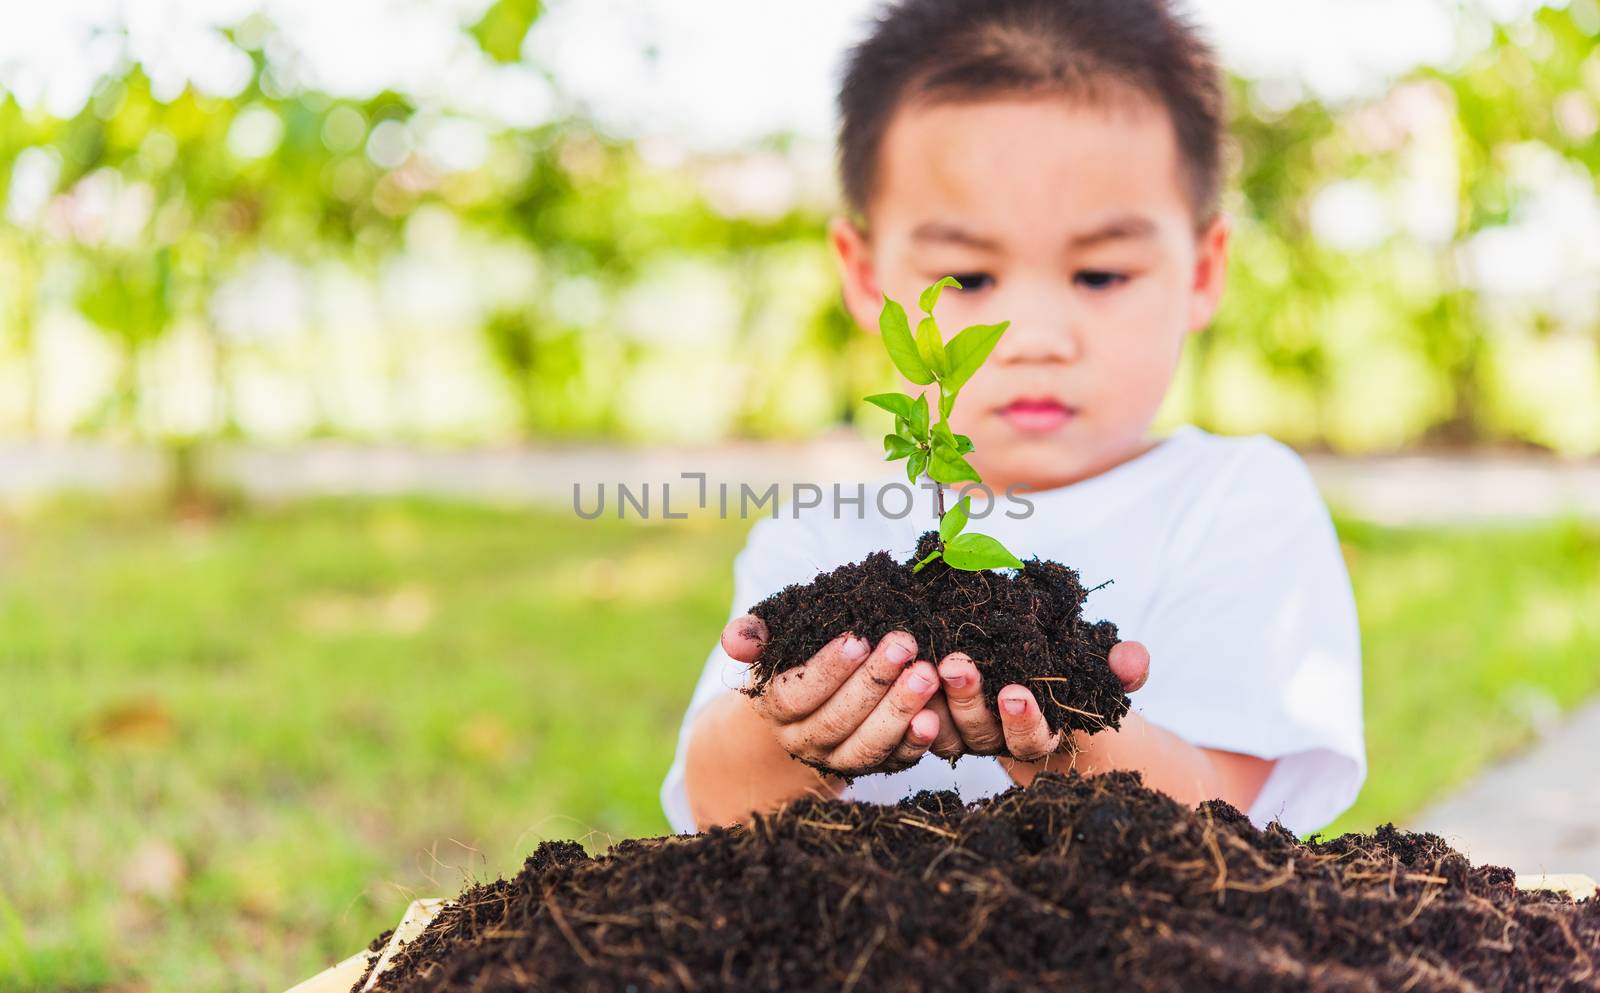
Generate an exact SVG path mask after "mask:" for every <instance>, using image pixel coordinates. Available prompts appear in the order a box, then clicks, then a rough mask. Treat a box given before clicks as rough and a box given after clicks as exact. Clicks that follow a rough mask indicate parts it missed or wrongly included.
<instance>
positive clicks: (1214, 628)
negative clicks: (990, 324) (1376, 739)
mask: <svg viewBox="0 0 1600 993" xmlns="http://www.w3.org/2000/svg"><path fill="white" fill-rule="evenodd" d="M1242 446H1243V447H1242V452H1241V454H1240V456H1239V457H1238V458H1237V459H1235V460H1234V461H1233V463H1232V466H1231V469H1232V471H1231V472H1230V473H1229V474H1228V475H1227V477H1226V479H1225V482H1224V483H1223V484H1222V485H1219V486H1216V487H1213V488H1211V489H1209V490H1208V491H1207V492H1206V493H1204V494H1200V495H1197V496H1196V499H1195V506H1193V507H1191V508H1190V512H1189V513H1187V514H1185V515H1184V516H1183V518H1182V523H1181V524H1180V526H1179V527H1178V528H1177V529H1176V531H1175V533H1174V534H1173V536H1172V543H1171V545H1170V546H1169V547H1170V548H1171V550H1172V555H1171V557H1170V559H1169V560H1168V563H1167V567H1168V568H1169V570H1170V571H1169V573H1168V577H1167V581H1166V582H1164V583H1163V584H1161V586H1160V587H1159V589H1160V592H1159V593H1158V594H1157V596H1156V597H1155V598H1154V599H1153V601H1152V603H1151V609H1150V612H1149V614H1148V615H1147V617H1146V622H1145V626H1144V628H1143V629H1142V630H1140V631H1138V632H1129V633H1128V636H1130V637H1135V638H1137V639H1138V640H1140V641H1142V642H1144V643H1145V645H1146V647H1148V648H1149V649H1150V670H1151V673H1150V680H1149V682H1148V684H1147V685H1146V686H1145V688H1144V689H1142V690H1140V691H1139V692H1137V693H1134V694H1133V701H1134V704H1135V707H1136V708H1137V709H1139V710H1140V711H1141V712H1143V713H1144V715H1145V716H1146V717H1147V718H1148V719H1149V720H1151V721H1152V722H1153V723H1155V724H1157V725H1159V726H1161V727H1164V728H1166V729H1168V730H1170V731H1173V732H1175V733H1177V734H1179V735H1181V736H1183V737H1184V738H1185V739H1186V740H1188V741H1190V742H1191V743H1193V744H1196V745H1200V746H1202V747H1208V748H1216V749H1222V750H1225V751H1232V752H1241V753H1245V754H1249V755H1258V756H1261V757H1263V758H1270V759H1276V760H1277V762H1276V765H1275V767H1274V769H1273V771H1272V773H1271V774H1270V776H1269V777H1268V779H1267V781H1266V783H1265V785H1264V786H1263V787H1262V790H1261V793H1260V795H1259V796H1258V797H1257V799H1256V801H1255V803H1254V804H1252V806H1251V809H1250V810H1249V812H1248V813H1249V815H1250V817H1251V819H1252V820H1254V821H1255V822H1256V823H1258V824H1264V823H1266V822H1267V821H1270V820H1273V819H1277V820H1280V821H1281V822H1282V823H1283V824H1284V826H1285V827H1287V828H1289V829H1290V830H1292V831H1295V832H1298V833H1304V832H1307V831H1312V830H1316V829H1318V828H1321V827H1323V826H1324V825H1326V824H1327V823H1328V822H1329V821H1331V820H1333V819H1334V818H1335V817H1337V816H1338V815H1339V814H1340V813H1342V812H1343V811H1344V810H1345V809H1347V808H1348V807H1349V806H1350V804H1351V803H1352V802H1354V800H1355V798H1356V794H1357V793H1358V792H1359V791H1360V788H1361V784H1362V782H1363V781H1364V780H1365V778H1366V767H1367V763H1366V749H1365V746H1364V743H1363V730H1362V713H1361V643H1360V638H1361V636H1360V630H1359V627H1358V625H1357V620H1356V609H1355V598H1354V595H1353V594H1352V592H1351V588H1350V578H1349V575H1348V573H1347V572H1346V570H1345V565H1344V559H1343V556H1342V554H1341V552H1340V547H1339V539H1338V536H1337V534H1336V533H1335V531H1334V528H1333V522H1332V520H1331V519H1330V517H1329V514H1328V510H1327V507H1326V505H1325V504H1324V503H1323V501H1322V498H1321V496H1320V495H1319V493H1318V492H1317V488H1316V484H1315V482H1314V481H1313V479H1312V477H1311V474H1310V472H1309V471H1308V470H1307V468H1306V466H1305V463H1304V462H1303V461H1302V460H1301V459H1300V457H1299V456H1298V455H1297V454H1295V452H1294V451H1293V450H1292V449H1290V448H1288V447H1287V446H1285V445H1283V444H1281V443H1279V442H1277V441H1273V440H1272V439H1270V438H1266V437H1265V436H1257V437H1254V438H1251V439H1249V440H1248V441H1246V442H1243V443H1242Z"/></svg>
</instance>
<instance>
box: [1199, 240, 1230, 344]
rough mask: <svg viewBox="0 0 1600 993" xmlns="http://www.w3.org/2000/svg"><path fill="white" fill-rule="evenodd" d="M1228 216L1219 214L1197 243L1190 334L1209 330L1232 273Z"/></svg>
mask: <svg viewBox="0 0 1600 993" xmlns="http://www.w3.org/2000/svg"><path fill="white" fill-rule="evenodd" d="M1230 233H1231V226H1230V224H1229V223H1228V215H1226V214H1224V213H1222V212H1221V211H1218V213H1217V217H1216V219H1215V220H1213V221H1212V222H1211V223H1210V224H1208V225H1207V226H1206V227H1205V229H1204V230H1203V231H1201V232H1200V235H1199V238H1198V239H1197V240H1196V242H1195V259H1194V284H1193V286H1192V287H1191V291H1192V292H1191V293H1190V294H1189V333H1190V334H1196V333H1198V332H1200V331H1203V330H1205V328H1206V326H1207V325H1209V324H1210V323H1211V319H1212V318H1213V317H1215V316H1216V314H1217V306H1218V304H1219V303H1221V301H1222V287H1223V284H1224V283H1225V282H1226V281H1227V279H1226V277H1227V273H1228V237H1229V235H1230Z"/></svg>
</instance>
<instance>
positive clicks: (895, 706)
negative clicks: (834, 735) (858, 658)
mask: <svg viewBox="0 0 1600 993" xmlns="http://www.w3.org/2000/svg"><path fill="white" fill-rule="evenodd" d="M871 664H872V661H871V660H870V659H868V660H867V663H866V665H864V666H862V670H863V671H864V670H865V669H866V666H867V665H871ZM857 675H859V673H858V674H857ZM938 688H939V676H938V674H937V673H935V672H934V669H933V666H932V665H931V664H930V663H927V662H916V663H913V664H912V665H909V666H906V667H904V668H903V669H902V670H901V672H900V674H899V676H898V677H896V679H895V680H894V681H893V682H892V683H891V684H890V685H889V686H888V692H887V693H885V694H884V695H883V697H882V699H880V700H879V701H878V703H877V705H876V706H875V707H873V709H872V710H871V712H870V713H869V714H868V715H867V716H866V719H865V720H863V721H861V722H860V725H859V726H858V727H857V728H856V729H855V731H854V732H852V733H851V735H850V736H849V737H848V738H846V739H845V740H844V741H843V742H841V743H840V744H839V747H837V748H835V749H834V750H833V754H832V755H831V756H830V758H829V760H828V764H829V765H831V766H832V767H833V768H835V769H847V770H848V769H863V770H866V769H873V768H876V767H878V766H881V765H883V764H884V763H885V762H886V761H888V759H889V756H891V755H893V754H894V751H895V749H896V748H898V747H899V745H900V742H901V741H903V740H904V739H905V737H906V733H907V731H908V730H909V729H910V728H911V722H912V719H913V718H915V717H917V716H918V715H920V714H921V713H922V712H923V708H924V706H925V705H926V704H927V702H928V700H929V698H931V697H932V696H933V694H934V691H935V690H937V689H938ZM840 692H841V693H843V692H844V691H843V690H840ZM923 727H924V729H927V730H929V732H930V733H929V734H928V737H927V740H926V741H924V742H922V743H921V750H922V751H926V750H927V746H928V745H930V744H932V743H933V738H934V735H935V734H937V733H938V730H939V729H938V728H937V727H933V728H929V727H928V722H927V718H923Z"/></svg>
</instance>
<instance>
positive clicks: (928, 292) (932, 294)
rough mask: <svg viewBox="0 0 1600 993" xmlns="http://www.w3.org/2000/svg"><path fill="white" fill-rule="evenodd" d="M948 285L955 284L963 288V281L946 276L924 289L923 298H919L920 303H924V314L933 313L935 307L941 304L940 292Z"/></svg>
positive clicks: (957, 287) (958, 287) (956, 286)
mask: <svg viewBox="0 0 1600 993" xmlns="http://www.w3.org/2000/svg"><path fill="white" fill-rule="evenodd" d="M946 286H954V287H955V288H956V289H958V290H959V289H960V288H961V281H960V280H958V279H956V277H954V276H946V277H944V278H943V279H941V280H939V281H938V282H937V283H934V284H933V285H932V286H930V287H928V288H927V289H925V290H923V291H922V299H921V300H919V301H918V303H920V304H922V312H923V313H924V314H931V313H933V308H934V307H936V306H938V304H939V294H940V293H941V292H943V290H944V288H945V287H946Z"/></svg>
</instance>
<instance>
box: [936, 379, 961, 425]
mask: <svg viewBox="0 0 1600 993" xmlns="http://www.w3.org/2000/svg"><path fill="white" fill-rule="evenodd" d="M958 388H959V387H958ZM955 409H956V391H955V390H950V391H948V392H946V391H945V386H944V384H943V383H940V384H939V419H940V420H949V419H950V412H951V411H952V410H955Z"/></svg>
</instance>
